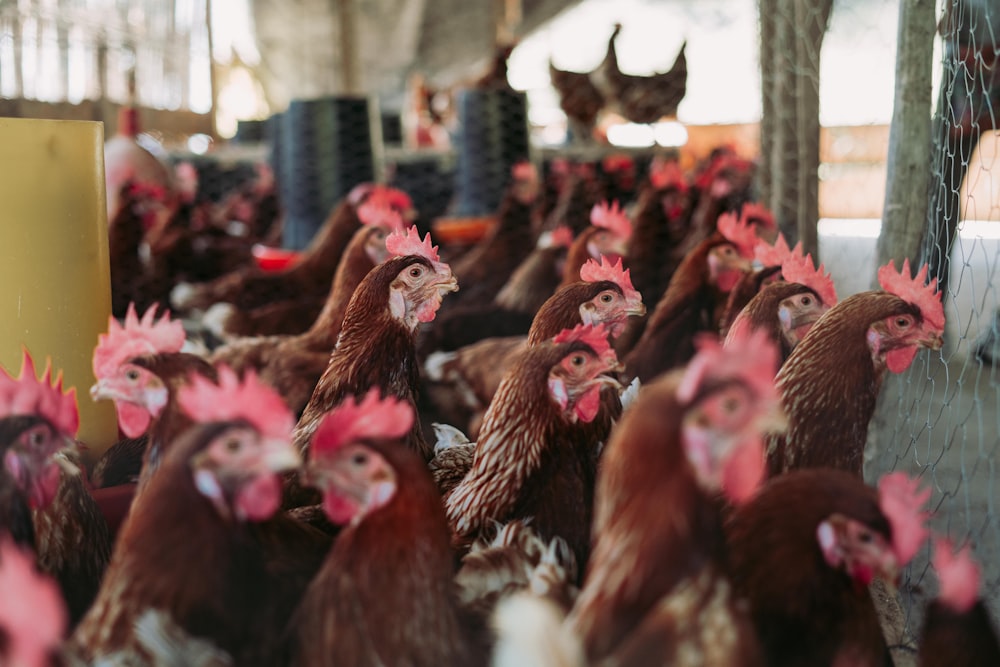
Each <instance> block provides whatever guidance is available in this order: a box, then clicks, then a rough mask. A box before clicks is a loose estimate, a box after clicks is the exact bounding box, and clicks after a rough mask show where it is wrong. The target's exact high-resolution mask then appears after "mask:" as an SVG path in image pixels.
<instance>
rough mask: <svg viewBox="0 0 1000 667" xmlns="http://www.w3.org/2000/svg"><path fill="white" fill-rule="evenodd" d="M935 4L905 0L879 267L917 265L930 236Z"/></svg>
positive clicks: (900, 16) (902, 7) (899, 31)
mask: <svg viewBox="0 0 1000 667" xmlns="http://www.w3.org/2000/svg"><path fill="white" fill-rule="evenodd" d="M934 29H935V9H934V0H902V1H901V2H900V3H899V28H898V42H897V46H896V92H895V97H894V100H893V110H892V124H891V125H890V127H889V155H888V160H887V162H888V164H887V170H888V173H887V175H886V184H885V204H884V206H883V209H882V232H881V234H880V235H879V238H878V246H877V248H878V264H877V265H878V266H882V265H883V264H885V263H886V262H888V261H889V260H890V259H895V260H896V264H897V266H898V265H899V264H900V263H901V262H902V260H903V259H910V260H911V262H913V263H917V262H918V261H919V258H920V249H921V243H922V242H923V238H924V234H925V233H926V229H927V223H928V219H929V218H928V215H927V206H928V200H927V192H928V187H929V185H930V174H931V163H930V158H931V112H932V108H931V93H932V87H933V86H932V82H931V74H932V70H933V65H932V61H933V48H934Z"/></svg>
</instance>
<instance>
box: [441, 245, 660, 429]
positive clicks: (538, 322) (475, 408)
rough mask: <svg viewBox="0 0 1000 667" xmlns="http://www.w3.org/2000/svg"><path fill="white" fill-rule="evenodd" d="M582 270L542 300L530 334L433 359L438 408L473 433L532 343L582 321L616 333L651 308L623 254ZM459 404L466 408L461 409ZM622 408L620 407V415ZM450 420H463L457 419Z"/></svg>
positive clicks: (452, 421) (587, 264)
mask: <svg viewBox="0 0 1000 667" xmlns="http://www.w3.org/2000/svg"><path fill="white" fill-rule="evenodd" d="M580 275H581V278H582V280H578V281H577V282H575V283H573V284H571V285H567V286H565V287H562V288H560V289H559V291H558V292H556V294H554V295H553V296H552V297H550V298H549V299H548V300H547V301H546V302H545V304H543V306H542V307H541V308H540V309H539V311H538V313H537V314H536V316H535V319H534V321H533V323H532V325H531V329H530V330H529V332H528V335H527V336H526V337H525V336H515V337H503V338H499V337H498V338H488V339H486V340H484V341H480V342H479V343H476V344H475V345H470V346H468V347H464V348H462V349H460V350H457V351H456V352H454V353H451V354H438V355H434V356H432V357H430V358H428V360H427V364H426V365H425V376H427V377H428V378H429V379H430V380H432V381H435V382H434V384H429V386H428V393H429V394H430V395H431V396H432V400H433V401H434V403H435V404H436V406H437V408H438V410H440V411H442V412H444V413H446V414H449V415H451V416H452V417H454V416H461V417H462V418H463V419H465V420H466V421H468V426H467V428H466V431H467V432H468V433H469V434H470V435H473V436H474V435H475V434H476V433H478V431H479V423H480V422H481V420H482V417H483V413H484V412H485V411H486V409H487V407H489V404H490V401H492V400H493V396H494V395H495V394H496V391H497V388H498V387H499V386H500V381H501V380H502V379H503V377H504V375H505V374H506V373H507V371H508V370H509V369H510V368H511V366H512V365H513V363H514V362H515V360H516V358H517V356H518V355H519V354H521V353H522V352H523V351H524V349H526V348H527V347H528V346H530V345H535V344H537V343H540V342H542V341H544V340H547V339H549V338H552V337H553V336H555V335H556V334H558V333H559V332H560V331H562V330H563V329H570V328H572V327H574V326H576V325H577V324H580V323H584V324H594V325H596V324H600V323H604V324H606V325H607V326H608V330H609V332H610V334H611V336H612V337H616V336H618V335H619V334H620V333H621V331H622V329H623V328H624V327H625V323H626V321H627V320H628V319H629V318H630V317H632V316H641V315H643V314H644V313H645V312H646V307H645V306H644V305H643V304H642V297H641V296H640V294H639V293H638V292H637V291H636V290H635V289H634V288H633V286H632V281H631V279H630V277H629V271H628V270H624V269H623V268H622V262H621V259H619V260H618V262H617V263H616V264H611V263H610V262H608V261H607V258H605V257H603V256H602V257H601V262H600V263H598V262H596V261H594V260H588V262H587V263H586V264H584V266H583V268H582V269H581V270H580ZM456 406H461V407H462V408H463V409H462V410H459V411H456V410H455V407H456ZM447 408H451V409H447ZM618 410H620V406H619V408H618V409H616V410H615V412H614V416H615V417H617V414H618ZM468 411H471V412H472V414H471V419H470V418H467V417H466V416H465V415H466V414H467V412H468ZM447 421H448V422H449V423H452V424H456V423H458V422H457V421H456V420H454V419H449V420H447Z"/></svg>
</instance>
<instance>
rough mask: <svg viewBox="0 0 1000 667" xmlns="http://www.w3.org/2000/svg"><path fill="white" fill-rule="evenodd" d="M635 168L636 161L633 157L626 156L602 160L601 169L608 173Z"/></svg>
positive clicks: (611, 156)
mask: <svg viewBox="0 0 1000 667" xmlns="http://www.w3.org/2000/svg"><path fill="white" fill-rule="evenodd" d="M633 166H635V161H634V160H633V159H632V158H631V156H628V155H624V154H616V155H609V156H607V157H606V158H604V159H603V160H601V167H602V168H603V169H604V171H605V172H606V173H613V172H616V171H625V170H626V169H631V168H632V167H633Z"/></svg>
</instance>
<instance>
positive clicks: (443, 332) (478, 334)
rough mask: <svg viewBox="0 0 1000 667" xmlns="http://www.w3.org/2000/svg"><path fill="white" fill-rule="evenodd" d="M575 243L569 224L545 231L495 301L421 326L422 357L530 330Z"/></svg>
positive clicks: (466, 307)
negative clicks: (423, 326)
mask: <svg viewBox="0 0 1000 667" xmlns="http://www.w3.org/2000/svg"><path fill="white" fill-rule="evenodd" d="M572 242H573V235H572V234H571V233H570V231H569V229H567V228H566V227H559V228H558V229H556V230H554V231H552V232H542V233H541V234H540V235H539V237H538V241H537V242H536V244H535V248H534V250H532V251H531V254H529V255H528V256H527V257H526V258H525V259H524V261H522V262H521V264H519V265H518V267H517V268H516V269H514V272H513V273H512V274H511V276H510V279H509V280H508V281H507V282H506V283H505V284H504V286H503V287H502V288H501V289H500V291H499V292H498V293H497V295H496V297H495V298H494V299H493V301H491V302H490V303H488V304H483V303H467V304H464V305H461V306H458V307H457V308H453V309H452V310H450V311H448V312H445V313H443V314H441V315H440V317H439V318H437V319H436V320H435V323H434V327H433V328H431V329H430V330H426V329H422V330H421V332H420V335H419V336H418V350H419V351H420V353H421V356H422V357H425V358H426V357H427V356H428V355H430V354H433V353H434V352H447V351H451V350H455V349H458V348H461V347H465V346H467V345H472V344H473V343H475V342H477V341H481V340H483V339H484V338H491V337H495V336H516V335H520V334H524V333H527V331H528V329H529V328H531V320H532V319H533V318H534V316H535V312H536V311H537V310H538V309H539V308H540V307H541V305H542V304H543V303H545V300H546V299H547V298H549V297H550V296H552V293H553V292H554V291H555V289H556V287H557V286H558V285H559V281H560V280H561V278H562V272H561V270H560V268H561V267H560V266H559V264H560V263H561V261H563V260H565V257H566V252H567V249H568V248H569V246H570V245H571V244H572Z"/></svg>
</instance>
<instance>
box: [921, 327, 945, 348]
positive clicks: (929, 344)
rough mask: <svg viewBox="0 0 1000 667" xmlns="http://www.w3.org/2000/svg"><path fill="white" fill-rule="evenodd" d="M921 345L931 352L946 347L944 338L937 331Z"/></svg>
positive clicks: (922, 341) (923, 340) (930, 334)
mask: <svg viewBox="0 0 1000 667" xmlns="http://www.w3.org/2000/svg"><path fill="white" fill-rule="evenodd" d="M920 344H921V345H923V346H924V347H926V348H927V349H929V350H940V349H941V348H942V347H944V336H942V335H941V333H939V332H937V331H931V332H928V335H927V337H926V338H923V339H921V341H920Z"/></svg>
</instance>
